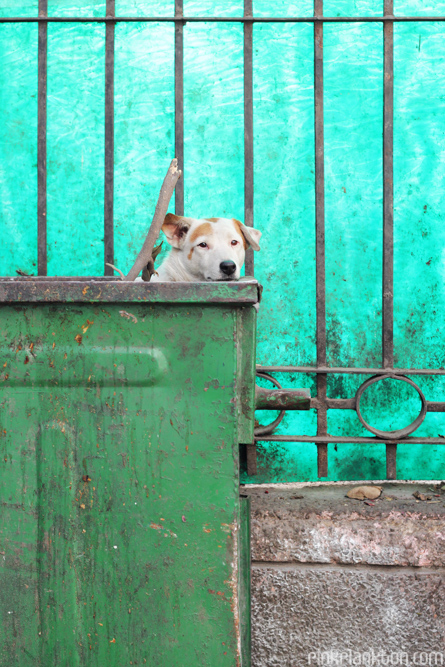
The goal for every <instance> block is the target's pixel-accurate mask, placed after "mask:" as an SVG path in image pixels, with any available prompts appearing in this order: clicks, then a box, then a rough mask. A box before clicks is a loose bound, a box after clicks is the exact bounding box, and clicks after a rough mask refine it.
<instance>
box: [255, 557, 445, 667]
mask: <svg viewBox="0 0 445 667" xmlns="http://www.w3.org/2000/svg"><path fill="white" fill-rule="evenodd" d="M444 584H445V577H444V576H443V574H441V573H432V572H428V573H426V574H420V573H419V574H417V573H415V572H413V571H412V570H406V571H402V572H400V571H397V572H394V573H393V572H391V570H389V571H388V570H386V569H385V568H382V571H381V572H380V571H376V568H371V567H369V568H355V569H354V568H348V569H345V568H343V567H338V566H337V567H335V566H334V567H332V566H315V567H312V566H301V565H297V566H295V565H292V566H290V567H289V566H288V567H287V568H286V567H276V566H275V568H272V567H265V568H262V567H258V566H254V567H253V569H252V591H253V605H252V648H253V655H252V665H253V667H291V666H292V667H294V666H297V665H298V666H300V665H308V664H312V665H318V664H320V665H321V664H323V662H322V657H321V656H320V657H319V659H318V660H317V656H315V657H314V656H311V659H309V657H308V656H309V654H312V653H317V651H319V652H324V651H347V650H348V649H350V650H351V651H352V652H355V653H364V652H368V651H371V650H374V652H375V653H378V651H379V650H382V651H384V652H385V653H386V654H390V653H391V652H392V651H405V652H406V653H408V655H409V656H411V658H412V656H413V654H414V653H416V652H424V651H426V652H431V651H444V642H445V596H444ZM353 657H354V656H353ZM444 657H445V656H444ZM324 664H325V665H329V662H327V661H326V659H325V662H324ZM330 664H334V665H335V664H336V663H335V662H332V661H331V663H330ZM337 664H338V663H337ZM343 664H344V665H346V664H353V663H350V662H348V660H347V659H346V660H344V662H343ZM356 664H360V663H356ZM361 664H363V659H362V663H361ZM365 664H366V663H365ZM378 664H391V663H388V662H386V663H385V662H383V661H382V662H380V663H377V665H378ZM395 664H397V663H395ZM402 664H403V663H402ZM408 664H410V663H408ZM411 664H412V663H411ZM426 664H428V663H426ZM431 664H441V663H440V662H437V663H434V662H432V663H431Z"/></svg>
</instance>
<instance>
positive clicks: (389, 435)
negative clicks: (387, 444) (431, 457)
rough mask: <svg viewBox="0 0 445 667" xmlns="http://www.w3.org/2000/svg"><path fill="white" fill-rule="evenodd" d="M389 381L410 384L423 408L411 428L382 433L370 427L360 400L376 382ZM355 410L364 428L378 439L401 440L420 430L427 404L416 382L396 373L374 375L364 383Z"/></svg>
mask: <svg viewBox="0 0 445 667" xmlns="http://www.w3.org/2000/svg"><path fill="white" fill-rule="evenodd" d="M388 379H390V380H400V381H401V382H406V383H407V384H410V385H411V386H412V387H414V389H415V390H416V391H417V393H418V394H419V397H420V400H421V401H422V408H421V410H420V413H419V416H418V417H417V418H416V419H415V420H414V421H413V422H412V423H411V424H409V426H405V428H401V429H398V430H397V431H381V430H380V429H378V428H374V427H373V426H370V425H369V424H368V423H367V422H366V421H365V420H364V419H363V417H362V413H361V412H360V399H361V397H362V395H363V393H364V392H365V391H366V389H368V387H370V386H371V385H372V384H374V383H375V382H380V380H388ZM355 409H356V411H357V416H358V418H359V419H360V421H361V423H362V424H363V426H364V427H365V428H367V429H368V431H371V433H374V435H376V436H377V437H378V438H382V439H383V440H400V439H402V438H405V437H406V436H407V435H409V434H410V433H412V432H413V431H415V430H416V429H417V428H419V426H420V424H421V423H422V422H423V420H424V419H425V416H426V413H427V402H426V398H425V396H424V395H423V393H422V390H421V389H420V387H418V386H417V385H416V383H415V382H413V381H412V380H410V379H409V378H407V377H405V376H404V375H395V374H394V373H388V374H387V375H374V376H373V377H372V378H369V380H366V382H364V383H363V384H362V385H361V386H360V387H359V388H358V390H357V393H356V395H355Z"/></svg>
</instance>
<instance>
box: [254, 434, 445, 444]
mask: <svg viewBox="0 0 445 667" xmlns="http://www.w3.org/2000/svg"><path fill="white" fill-rule="evenodd" d="M255 440H256V441H257V442H258V441H261V442H307V443H309V444H312V443H315V444H316V445H320V444H324V443H332V444H336V443H338V444H340V443H350V444H356V445H362V444H367V445H369V444H371V445H381V444H382V442H384V440H383V441H382V440H381V438H371V437H369V438H366V437H349V436H338V437H337V436H335V437H334V436H330V435H329V436H327V437H325V436H321V437H320V436H318V435H270V436H267V437H258V438H255ZM391 444H392V445H397V444H398V445H445V438H417V437H415V436H408V437H407V438H403V439H401V440H393V441H392V442H391Z"/></svg>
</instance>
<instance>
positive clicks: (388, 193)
mask: <svg viewBox="0 0 445 667" xmlns="http://www.w3.org/2000/svg"><path fill="white" fill-rule="evenodd" d="M384 12H385V14H392V12H393V0H385V1H384ZM383 43H384V78H383V282H382V301H383V303H382V365H383V367H384V368H389V367H392V366H393V365H394V312H393V310H394V309H393V302H394V296H393V294H394V287H393V283H394V187H393V134H394V132H393V121H394V62H393V61H394V37H393V24H392V23H385V25H384V26H383Z"/></svg>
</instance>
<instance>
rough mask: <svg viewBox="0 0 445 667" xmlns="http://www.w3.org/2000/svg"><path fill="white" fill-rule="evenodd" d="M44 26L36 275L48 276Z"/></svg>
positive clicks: (44, 10) (43, 29)
mask: <svg viewBox="0 0 445 667" xmlns="http://www.w3.org/2000/svg"><path fill="white" fill-rule="evenodd" d="M47 14H48V0H39V18H46V16H47ZM47 64H48V24H47V23H44V22H42V23H39V45H38V94H37V100H38V101H37V273H38V274H39V275H40V276H46V274H47V273H48V250H47V223H46V99H47V94H46V93H47Z"/></svg>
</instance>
